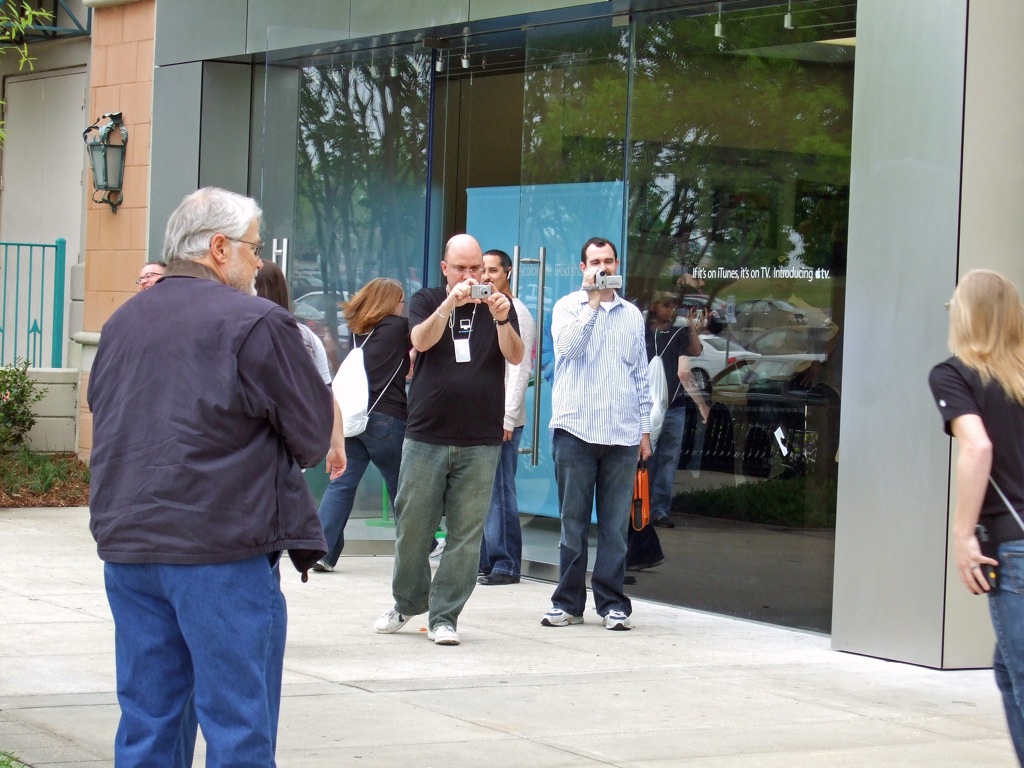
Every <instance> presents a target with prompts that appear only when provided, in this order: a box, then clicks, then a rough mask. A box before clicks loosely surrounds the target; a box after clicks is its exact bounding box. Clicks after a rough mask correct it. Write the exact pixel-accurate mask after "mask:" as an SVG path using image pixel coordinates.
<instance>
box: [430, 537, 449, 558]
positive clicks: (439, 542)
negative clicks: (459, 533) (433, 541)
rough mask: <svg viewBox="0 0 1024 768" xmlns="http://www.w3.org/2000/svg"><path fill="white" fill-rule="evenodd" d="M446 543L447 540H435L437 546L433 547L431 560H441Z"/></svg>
mask: <svg viewBox="0 0 1024 768" xmlns="http://www.w3.org/2000/svg"><path fill="white" fill-rule="evenodd" d="M446 541H448V539H437V546H436V547H434V551H433V552H431V553H430V559H431V560H440V559H441V553H442V552H444V543H445V542H446Z"/></svg>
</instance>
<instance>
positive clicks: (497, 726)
mask: <svg viewBox="0 0 1024 768" xmlns="http://www.w3.org/2000/svg"><path fill="white" fill-rule="evenodd" d="M87 522H88V513H87V511H86V510H84V509H67V510H10V509H0V542H2V543H3V557H2V558H0V751H4V750H10V751H13V752H15V753H16V754H18V755H19V756H20V757H21V758H22V759H23V760H25V761H26V762H28V763H30V764H31V765H34V766H65V767H68V768H71V767H72V766H74V767H75V768H86V767H87V768H93V767H94V766H96V767H98V766H109V765H110V764H111V763H112V753H111V742H112V738H113V733H114V729H115V728H116V725H117V717H118V712H117V703H116V699H115V696H114V692H113V690H114V661H113V632H112V624H111V620H110V614H109V611H108V609H107V605H106V600H105V598H104V595H103V589H102V567H101V565H100V563H99V561H98V560H97V559H96V556H95V551H94V548H93V545H92V540H91V538H90V537H89V533H88V528H87ZM390 573H391V558H389V557H370V556H366V557H347V558H344V559H343V560H342V561H341V567H340V568H339V570H338V572H336V573H334V574H328V575H319V574H318V575H314V576H313V577H311V579H310V581H309V583H308V584H305V585H304V584H301V583H300V582H299V578H298V575H297V574H296V573H295V572H294V571H293V570H291V569H290V567H289V568H288V569H286V571H285V579H284V589H285V592H286V595H287V598H288V601H289V610H290V616H291V619H290V621H291V623H290V628H289V630H290V637H289V645H288V653H287V657H286V659H285V687H284V701H283V704H282V723H281V733H280V739H279V741H280V744H279V749H278V765H280V766H282V768H299V766H302V767H304V768H305V767H308V766H317V765H319V766H365V767H366V768H369V767H370V766H373V767H374V768H377V767H378V766H403V768H404V767H405V766H411V765H416V766H422V767H430V766H435V767H441V766H444V767H445V768H458V767H459V766H480V765H487V766H531V767H532V768H556V767H559V768H561V767H563V766H564V767H566V768H568V767H570V766H646V767H651V768H653V767H655V766H702V767H703V766H707V767H708V768H716V767H717V766H738V767H742V768H747V767H753V766H757V767H758V768H760V767H763V766H786V767H787V768H793V767H799V766H814V767H815V768H817V767H818V766H829V768H844V767H846V766H858V767H860V766H894V767H895V766H899V767H900V768H904V767H905V766H927V767H928V768H935V767H936V766H971V767H972V768H977V766H985V767H986V768H999V766H1007V767H1009V766H1013V765H1016V761H1015V759H1014V757H1013V754H1012V749H1011V747H1010V744H1009V740H1008V738H1007V736H1006V728H1005V725H1004V723H1003V719H1002V712H1001V708H1000V704H999V701H998V695H997V693H996V690H995V685H994V683H993V682H992V679H991V673H989V672H986V671H974V672H937V671H933V670H928V669H923V668H920V667H913V666H908V665H904V664H895V663H889V662H884V661H879V660H876V659H869V658H865V657H860V656H852V655H849V654H843V653H837V652H834V651H831V650H830V649H829V641H828V638H827V637H826V636H823V635H817V634H813V633H806V632H797V631H793V630H788V629H781V628H778V627H772V626H768V625H763V624H755V623H751V622H744V621H739V620H735V619H728V618H723V617H720V616H716V615H712V614H706V613H700V612H696V611H689V610H684V609H679V608H673V607H667V606H664V605H659V604H656V603H645V602H639V601H637V602H636V603H635V604H634V612H633V621H634V624H635V626H636V628H635V629H634V630H633V631H632V632H608V631H607V630H605V629H603V628H602V626H601V625H600V623H599V622H598V620H597V617H596V615H595V614H594V613H593V612H592V610H591V611H590V612H588V614H587V617H586V623H585V624H583V625H582V626H574V627H566V628H562V629H551V628H545V627H541V626H540V624H539V619H540V616H541V614H542V613H543V612H544V610H546V608H547V606H548V601H547V599H548V596H549V595H550V592H551V586H550V584H546V583H542V582H531V581H527V582H523V583H522V584H519V585H515V586H511V587H480V588H478V589H477V591H476V592H475V593H474V595H473V597H472V599H471V600H470V602H469V605H468V606H467V608H466V611H465V613H464V614H463V616H462V620H461V622H460V625H459V632H460V634H461V635H462V639H463V643H462V645H461V646H459V647H438V646H435V645H433V644H432V643H430V642H429V641H428V640H427V639H426V633H425V632H424V631H422V630H423V629H424V628H425V621H424V620H422V619H414V620H413V621H412V622H410V624H409V625H407V627H406V628H405V629H403V630H402V631H401V632H399V633H398V634H396V635H390V636H387V635H377V634H375V633H374V632H373V631H372V629H371V624H372V623H373V620H374V618H376V616H377V615H378V614H379V613H380V612H381V611H382V610H384V609H385V608H387V607H389V605H390V594H389V586H388V585H389V578H390ZM226 684H227V681H226ZM202 764H203V761H202V759H200V758H197V760H196V765H202Z"/></svg>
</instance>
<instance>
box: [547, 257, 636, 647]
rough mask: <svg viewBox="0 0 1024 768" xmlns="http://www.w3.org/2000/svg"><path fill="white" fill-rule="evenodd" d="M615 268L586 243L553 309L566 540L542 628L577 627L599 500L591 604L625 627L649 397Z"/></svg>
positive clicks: (614, 626)
mask: <svg viewBox="0 0 1024 768" xmlns="http://www.w3.org/2000/svg"><path fill="white" fill-rule="evenodd" d="M618 270H619V258H618V253H617V252H616V250H615V246H614V245H613V244H612V243H611V242H609V241H607V240H604V239H602V238H596V237H595V238H591V239H590V240H588V241H587V242H586V243H585V244H584V245H583V248H582V250H581V254H580V271H581V272H582V273H583V284H582V286H581V288H580V290H579V291H576V292H575V293H571V294H569V295H568V296H565V297H563V298H561V299H559V301H558V303H557V304H555V307H554V311H553V312H552V318H551V332H552V337H553V339H554V352H555V375H554V385H553V387H552V395H551V425H550V426H551V429H552V431H553V434H552V449H553V450H552V452H553V455H554V460H555V479H556V481H557V483H558V506H559V511H560V514H561V519H562V536H561V541H560V543H559V579H558V586H557V587H556V588H555V591H554V593H553V594H552V595H551V605H552V608H551V610H550V611H548V612H547V613H546V614H544V617H543V618H542V619H541V624H543V625H544V626H546V627H564V626H568V625H570V624H582V623H583V610H584V608H585V607H586V600H587V589H586V576H587V546H588V542H587V539H588V534H589V529H590V514H591V510H592V509H593V508H594V503H595V499H596V503H597V529H598V538H597V557H596V558H595V561H594V570H593V574H592V576H591V586H592V587H593V591H594V603H595V605H596V608H597V613H598V615H600V616H601V617H602V619H603V621H604V625H605V627H606V628H607V629H611V630H626V629H630V622H629V615H630V613H631V612H632V604H631V603H630V600H629V598H628V597H627V596H626V594H625V592H623V579H624V577H625V569H626V533H627V529H628V526H629V509H630V505H631V502H632V498H633V480H634V477H635V475H636V469H637V460H638V459H640V458H642V459H645V460H646V459H647V458H648V457H649V456H650V455H651V436H650V432H651V418H650V416H651V396H650V392H649V388H648V383H647V352H646V348H645V345H644V320H643V316H642V315H641V314H640V311H639V310H638V309H637V308H636V307H634V306H633V305H632V304H630V303H629V302H627V301H624V300H623V299H622V298H621V297H620V296H619V295H618V294H616V292H615V289H614V287H612V286H609V285H608V282H612V285H614V283H615V281H616V280H617V281H618V284H619V285H620V286H621V279H620V278H617V277H616V276H617V273H618ZM607 278H612V280H611V281H608V280H607Z"/></svg>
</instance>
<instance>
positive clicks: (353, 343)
mask: <svg viewBox="0 0 1024 768" xmlns="http://www.w3.org/2000/svg"><path fill="white" fill-rule="evenodd" d="M376 330H377V326H373V328H371V329H370V332H369V333H368V334H366V338H365V339H363V344H365V343H366V342H368V341H369V340H370V337H371V336H373V332H374V331H376ZM352 346H353V347H355V348H356V349H359V347H360V346H362V345H361V344H356V335H355V334H354V333H353V334H352Z"/></svg>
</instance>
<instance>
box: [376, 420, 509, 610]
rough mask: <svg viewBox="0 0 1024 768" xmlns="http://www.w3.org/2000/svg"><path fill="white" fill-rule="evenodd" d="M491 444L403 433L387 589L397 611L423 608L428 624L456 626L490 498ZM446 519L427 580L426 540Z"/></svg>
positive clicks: (496, 450)
mask: <svg viewBox="0 0 1024 768" xmlns="http://www.w3.org/2000/svg"><path fill="white" fill-rule="evenodd" d="M500 454H501V446H499V445H473V446H459V445H433V444H430V443H421V442H419V441H418V440H412V439H410V438H406V440H405V445H404V447H403V448H402V468H401V470H399V473H398V500H397V503H396V509H397V510H398V531H397V538H396V540H395V570H394V573H393V575H392V579H391V592H392V594H393V595H394V598H395V607H396V608H397V609H398V611H399V612H400V613H404V614H406V615H413V616H415V615H417V614H420V613H425V612H427V611H428V610H429V612H430V617H429V620H428V625H429V627H430V629H435V628H436V627H438V626H439V625H441V624H449V625H451V626H452V627H453V628H454V627H457V626H458V621H459V614H460V613H461V612H462V608H463V606H465V604H466V601H467V600H469V596H470V595H471V594H473V588H474V587H475V586H476V570H477V565H478V564H479V561H480V537H481V535H482V534H483V529H484V518H485V517H486V515H487V508H488V507H489V506H490V504H491V489H492V488H493V486H494V472H495V470H496V469H497V466H498V456H499V455H500ZM442 515H444V516H445V517H446V518H447V526H448V532H447V535H446V542H445V547H444V552H443V553H442V555H441V562H440V563H438V566H437V573H436V574H435V575H434V580H433V582H431V580H430V559H429V557H430V543H431V541H432V540H433V538H434V533H435V532H436V531H437V527H438V526H439V525H440V523H441V516H442Z"/></svg>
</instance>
